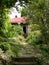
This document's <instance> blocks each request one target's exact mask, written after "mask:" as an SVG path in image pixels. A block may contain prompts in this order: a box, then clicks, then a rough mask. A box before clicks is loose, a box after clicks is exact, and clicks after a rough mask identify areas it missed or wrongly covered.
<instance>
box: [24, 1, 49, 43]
mask: <svg viewBox="0 0 49 65" xmlns="http://www.w3.org/2000/svg"><path fill="white" fill-rule="evenodd" d="M25 4H26V5H27V7H28V8H27V10H28V16H29V18H31V19H32V22H36V23H37V24H39V25H40V29H41V33H42V38H43V41H45V42H44V43H47V41H48V39H49V37H48V35H49V34H48V33H49V5H48V4H49V0H27V1H25Z"/></svg>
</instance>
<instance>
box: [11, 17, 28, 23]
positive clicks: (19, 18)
mask: <svg viewBox="0 0 49 65" xmlns="http://www.w3.org/2000/svg"><path fill="white" fill-rule="evenodd" d="M26 20H27V18H26V17H15V18H12V19H10V22H11V23H18V24H19V23H24V22H26Z"/></svg>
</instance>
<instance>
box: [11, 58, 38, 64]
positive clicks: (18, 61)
mask: <svg viewBox="0 0 49 65" xmlns="http://www.w3.org/2000/svg"><path fill="white" fill-rule="evenodd" d="M37 62H38V58H36V57H17V58H13V61H12V64H13V65H35V64H37Z"/></svg>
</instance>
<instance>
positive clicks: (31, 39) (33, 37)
mask: <svg viewBox="0 0 49 65" xmlns="http://www.w3.org/2000/svg"><path fill="white" fill-rule="evenodd" d="M40 40H41V32H40V31H34V32H31V33H30V35H29V36H28V37H27V40H26V41H27V42H28V43H29V44H36V43H38V42H39V41H40Z"/></svg>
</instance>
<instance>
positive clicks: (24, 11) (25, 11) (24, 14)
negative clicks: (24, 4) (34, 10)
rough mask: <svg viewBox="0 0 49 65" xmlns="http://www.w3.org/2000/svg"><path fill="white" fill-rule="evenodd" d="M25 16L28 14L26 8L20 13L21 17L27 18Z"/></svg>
mask: <svg viewBox="0 0 49 65" xmlns="http://www.w3.org/2000/svg"><path fill="white" fill-rule="evenodd" d="M27 14H28V11H27V9H26V8H23V9H22V11H21V15H22V16H27Z"/></svg>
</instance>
